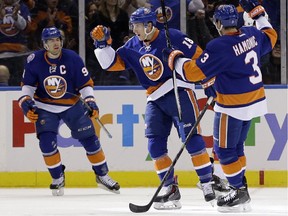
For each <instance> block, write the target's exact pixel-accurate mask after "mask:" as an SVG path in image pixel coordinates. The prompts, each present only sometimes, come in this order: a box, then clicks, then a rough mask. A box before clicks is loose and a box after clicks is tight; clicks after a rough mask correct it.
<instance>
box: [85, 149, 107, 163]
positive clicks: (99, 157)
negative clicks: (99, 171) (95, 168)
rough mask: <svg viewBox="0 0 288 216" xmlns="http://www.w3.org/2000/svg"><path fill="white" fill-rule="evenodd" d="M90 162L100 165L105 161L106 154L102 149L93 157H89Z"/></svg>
mask: <svg viewBox="0 0 288 216" xmlns="http://www.w3.org/2000/svg"><path fill="white" fill-rule="evenodd" d="M87 158H88V160H89V161H90V163H92V164H96V163H100V162H102V161H105V154H104V152H103V150H102V149H101V150H100V151H99V152H97V153H96V154H93V155H87Z"/></svg>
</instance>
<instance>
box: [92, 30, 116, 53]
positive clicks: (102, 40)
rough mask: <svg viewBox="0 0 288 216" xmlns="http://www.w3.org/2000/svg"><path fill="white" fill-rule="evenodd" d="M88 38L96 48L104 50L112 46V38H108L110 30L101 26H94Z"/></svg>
mask: <svg viewBox="0 0 288 216" xmlns="http://www.w3.org/2000/svg"><path fill="white" fill-rule="evenodd" d="M90 36H91V38H92V39H93V41H94V46H95V47H96V48H100V49H102V48H105V47H107V46H108V45H111V44H112V38H111V36H110V30H109V29H108V28H107V27H105V26H102V25H98V26H96V27H95V28H94V29H93V30H92V31H91V32H90Z"/></svg>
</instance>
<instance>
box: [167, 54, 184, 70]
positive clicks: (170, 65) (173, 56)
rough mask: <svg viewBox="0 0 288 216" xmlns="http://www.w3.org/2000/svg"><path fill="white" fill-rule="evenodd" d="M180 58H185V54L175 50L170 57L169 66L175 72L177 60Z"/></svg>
mask: <svg viewBox="0 0 288 216" xmlns="http://www.w3.org/2000/svg"><path fill="white" fill-rule="evenodd" d="M180 56H184V54H183V52H181V51H180V50H173V51H172V52H171V53H170V55H169V57H168V66H169V68H170V69H171V70H174V63H175V60H176V59H177V58H178V57H180Z"/></svg>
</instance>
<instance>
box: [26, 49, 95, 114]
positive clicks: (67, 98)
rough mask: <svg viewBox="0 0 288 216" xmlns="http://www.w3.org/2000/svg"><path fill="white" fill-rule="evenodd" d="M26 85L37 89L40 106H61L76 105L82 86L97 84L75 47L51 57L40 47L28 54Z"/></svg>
mask: <svg viewBox="0 0 288 216" xmlns="http://www.w3.org/2000/svg"><path fill="white" fill-rule="evenodd" d="M22 86H30V87H32V88H35V89H36V90H35V94H34V99H35V101H36V105H37V106H38V107H39V108H44V109H45V108H48V109H49V107H50V108H51V106H53V107H54V108H55V110H57V106H59V107H60V106H62V107H63V106H66V107H70V106H72V105H74V104H75V103H76V102H77V101H78V100H79V98H78V97H77V96H76V95H78V96H79V95H80V94H79V90H81V89H82V88H84V87H86V86H91V87H93V81H92V79H91V78H90V75H89V72H88V71H87V69H86V67H85V66H84V63H83V61H82V59H81V58H80V57H79V56H78V55H77V54H76V53H75V52H74V51H71V50H68V49H62V53H61V55H60V56H59V57H58V58H57V59H50V58H49V57H48V56H47V52H46V51H45V50H40V51H36V52H34V53H33V54H31V55H29V56H28V57H27V63H26V65H25V69H24V73H23V78H22ZM70 93H71V94H70ZM52 110H54V109H52Z"/></svg>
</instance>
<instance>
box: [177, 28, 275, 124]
mask: <svg viewBox="0 0 288 216" xmlns="http://www.w3.org/2000/svg"><path fill="white" fill-rule="evenodd" d="M276 38H277V34H276V32H275V31H274V29H272V28H266V29H264V30H262V31H259V30H258V29H256V28H255V27H242V28H241V29H240V30H239V31H238V32H237V33H235V34H230V35H223V36H221V37H218V38H215V39H214V40H212V41H211V42H209V43H208V44H207V47H206V50H204V51H203V53H202V55H201V56H200V57H199V58H198V59H197V60H196V61H195V60H192V61H190V59H189V60H188V59H185V58H182V59H180V60H179V61H177V63H176V71H177V72H178V73H179V74H181V75H182V77H183V78H184V79H186V80H190V81H199V80H203V79H210V78H213V77H216V79H215V83H214V86H215V89H216V91H217V98H216V105H215V107H214V110H215V111H216V112H223V113H226V114H228V115H231V116H232V117H235V118H238V119H241V120H250V119H251V118H253V117H257V116H261V115H264V114H265V113H267V106H266V98H265V92H264V87H263V82H262V74H261V70H260V66H261V65H260V58H261V56H263V55H265V54H267V53H268V52H270V51H271V50H272V48H273V46H274V45H275V42H276Z"/></svg>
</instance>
